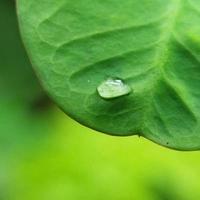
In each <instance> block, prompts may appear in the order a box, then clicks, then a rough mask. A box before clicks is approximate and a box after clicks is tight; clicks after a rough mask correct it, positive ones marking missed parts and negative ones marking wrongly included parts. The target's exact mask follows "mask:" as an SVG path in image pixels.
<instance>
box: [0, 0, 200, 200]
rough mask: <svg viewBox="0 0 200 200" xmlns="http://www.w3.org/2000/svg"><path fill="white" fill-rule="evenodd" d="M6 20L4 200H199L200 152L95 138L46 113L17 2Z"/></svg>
mask: <svg viewBox="0 0 200 200" xmlns="http://www.w3.org/2000/svg"><path fill="white" fill-rule="evenodd" d="M3 13H4V14H3ZM0 16H1V17H0V27H1V32H0V44H1V46H0V83H1V84H0V200H57V199H58V200H102V199H103V200H136V199H137V200H199V199H200V182H199V178H200V172H199V169H200V154H199V152H193V153H183V152H181V153H180V152H176V151H169V150H168V149H165V148H162V147H159V146H157V145H154V144H152V143H151V142H148V141H146V140H144V139H142V138H139V137H134V138H133V137H130V138H116V137H111V136H107V135H104V134H96V133H95V132H94V131H91V130H89V129H87V128H84V127H82V126H80V125H79V124H77V123H75V122H74V121H73V120H70V119H69V118H66V116H65V115H64V114H63V113H62V112H61V111H59V110H57V109H55V108H51V107H49V108H48V109H47V108H46V107H45V108H46V109H43V106H42V105H46V103H47V102H46V101H41V97H42V99H43V93H42V90H41V88H40V87H39V85H38V83H37V82H36V81H35V78H34V76H33V75H32V71H31V68H30V66H29V62H28V60H27V58H26V54H25V53H24V50H23V47H22V45H21V42H20V39H19V34H18V29H17V21H16V18H15V10H14V5H13V4H12V3H11V2H10V1H7V0H1V2H0ZM42 102H43V103H42Z"/></svg>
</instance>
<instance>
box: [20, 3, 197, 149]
mask: <svg viewBox="0 0 200 200" xmlns="http://www.w3.org/2000/svg"><path fill="white" fill-rule="evenodd" d="M18 15H19V21H20V27H21V32H22V36H23V39H24V42H25V45H26V48H27V50H28V52H29V55H30V57H31V60H32V63H33V66H34V68H35V70H36V72H37V74H38V77H39V78H40V79H41V81H42V83H43V86H44V88H45V89H46V90H47V91H48V93H49V94H50V95H51V96H52V98H53V99H54V100H55V101H56V102H57V104H58V105H59V106H60V107H61V108H62V109H63V110H64V111H65V112H66V113H67V114H68V115H70V116H71V117H72V118H74V119H75V120H77V121H79V122H80V123H82V124H84V125H86V126H89V127H91V128H93V129H96V130H99V131H101V132H105V133H108V134H112V135H120V136H126V135H135V134H138V135H141V136H144V137H146V138H148V139H150V140H152V141H154V142H156V143H159V144H161V145H164V146H168V147H170V148H174V149H180V150H195V149H200V104H199V101H200V92H199V88H200V78H199V77H200V26H199V24H200V1H199V0H154V1H149V0H126V1H122V0H119V1H115V0H108V1H102V0H77V1H72V0H57V1H55V0H48V1H46V0H29V1H27V0H18ZM109 78H118V79H120V80H122V81H123V82H125V83H126V84H127V85H128V87H130V88H131V91H132V92H131V93H130V94H128V95H125V96H120V97H119V98H113V99H109V100H107V99H103V98H101V96H100V95H99V94H98V91H97V88H98V87H99V86H100V85H101V84H102V82H104V81H105V80H108V79H109Z"/></svg>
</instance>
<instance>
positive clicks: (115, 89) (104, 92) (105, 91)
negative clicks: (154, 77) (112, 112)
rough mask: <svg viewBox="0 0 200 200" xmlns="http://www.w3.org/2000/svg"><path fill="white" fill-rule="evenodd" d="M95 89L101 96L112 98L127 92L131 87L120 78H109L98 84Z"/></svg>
mask: <svg viewBox="0 0 200 200" xmlns="http://www.w3.org/2000/svg"><path fill="white" fill-rule="evenodd" d="M97 91H98V93H99V95H100V96H101V97H102V98H104V99H113V98H117V97H121V96H124V95H127V94H129V93H130V92H131V88H130V87H129V86H128V85H127V84H125V83H124V82H123V81H122V80H120V79H117V78H116V79H114V78H109V79H107V80H106V81H104V82H103V83H101V84H100V85H99V86H98V88H97Z"/></svg>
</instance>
